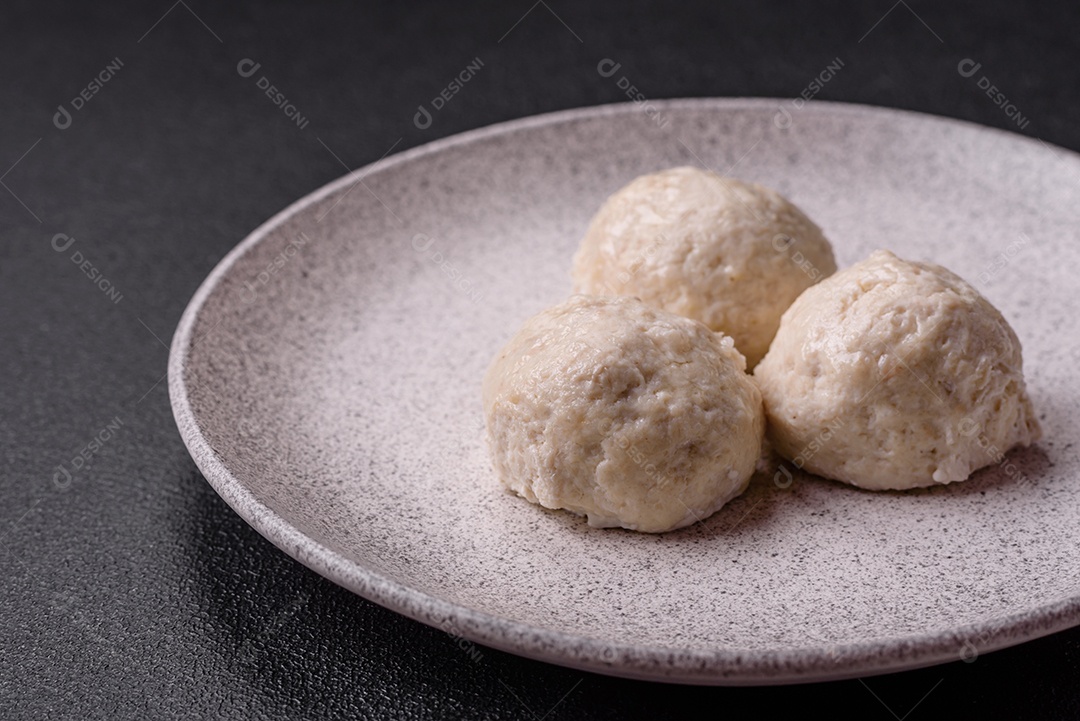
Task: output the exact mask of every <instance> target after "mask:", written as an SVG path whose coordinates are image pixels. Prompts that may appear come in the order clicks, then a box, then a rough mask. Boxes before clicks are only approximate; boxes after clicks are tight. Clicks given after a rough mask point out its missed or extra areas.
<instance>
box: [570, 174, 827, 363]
mask: <svg viewBox="0 0 1080 721" xmlns="http://www.w3.org/2000/svg"><path fill="white" fill-rule="evenodd" d="M835 270H836V262H835V260H834V259H833V253H832V247H831V246H830V245H829V241H828V240H826V239H825V236H824V235H822V232H821V229H820V228H818V227H817V226H816V225H815V224H814V223H813V222H812V221H811V220H810V219H809V218H807V217H806V215H804V214H803V212H802V211H800V210H799V209H798V208H797V207H795V206H794V205H792V204H791V203H790V202H789V201H787V200H786V199H785V198H783V197H782V196H781V195H780V194H779V193H777V192H775V191H773V190H770V189H769V188H765V187H763V186H760V185H756V184H753V183H744V182H741V181H738V180H735V179H733V178H726V177H723V176H720V175H717V174H715V173H711V172H707V171H704V170H698V169H696V168H690V167H683V168H672V169H670V170H665V171H662V172H659V173H654V174H652V175H644V176H641V177H639V178H637V179H636V180H634V181H632V182H631V183H630V184H629V185H627V186H626V187H624V188H622V189H621V190H619V191H618V192H616V193H615V194H614V195H612V196H611V197H610V198H608V200H607V202H606V203H604V205H603V207H601V208H600V210H599V212H598V213H597V214H596V216H595V217H594V218H593V220H592V223H591V224H590V226H589V229H588V231H587V232H586V234H585V238H584V239H583V240H582V242H581V247H580V249H579V250H578V252H577V255H576V256H575V257H574V265H573V271H572V275H573V279H574V284H575V290H576V292H579V293H589V294H593V295H630V296H636V297H638V298H640V299H641V300H643V301H645V302H646V303H647V304H649V305H651V306H654V307H656V308H660V309H662V310H666V311H668V312H670V313H676V314H678V315H683V316H687V317H689V318H693V319H695V320H699V321H701V322H703V323H704V324H705V325H707V326H708V327H709V328H711V329H712V330H714V331H720V332H723V333H725V334H727V335H730V336H731V337H732V338H733V339H734V340H735V347H736V348H738V350H739V351H740V352H741V353H742V354H743V355H745V356H746V360H747V364H748V367H749V368H753V367H754V366H755V365H756V364H757V362H758V360H760V359H761V357H762V356H763V355H765V352H766V351H767V350H768V348H769V343H770V342H771V341H772V338H773V335H774V334H775V333H776V329H777V327H778V326H779V324H780V316H781V314H782V313H783V312H784V310H785V309H787V307H788V306H789V305H791V303H792V301H794V300H795V298H797V297H798V296H799V294H800V293H802V292H803V291H804V290H805V289H806V288H808V287H810V286H811V285H813V284H814V283H815V282H817V281H818V280H820V279H821V278H824V277H826V276H828V275H830V274H832V273H833V272H835Z"/></svg>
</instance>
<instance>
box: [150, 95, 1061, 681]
mask: <svg viewBox="0 0 1080 721" xmlns="http://www.w3.org/2000/svg"><path fill="white" fill-rule="evenodd" d="M650 102H651V103H652V104H653V105H654V106H655V107H657V108H659V109H660V111H661V112H663V111H665V110H668V111H675V110H678V109H693V110H708V109H716V110H719V111H732V110H746V109H751V110H760V109H770V108H775V109H777V110H779V109H780V108H782V107H784V105H785V104H787V103H790V102H791V99H790V98H787V99H785V98H768V97H708V98H674V99H663V100H652V101H650ZM639 112H640V108H638V107H637V105H636V104H635V103H633V102H623V103H611V104H605V105H594V106H585V107H579V108H572V109H567V110H559V111H555V112H549V113H542V114H539V115H531V116H527V117H523V118H518V119H514V120H509V121H504V122H499V123H495V124H491V125H487V126H484V127H481V128H476V129H473V130H468V131H465V132H462V133H457V134H454V135H450V136H447V137H444V138H439V139H437V140H433V141H430V142H428V143H424V144H422V145H418V146H416V147H413V148H410V149H407V150H405V151H402V152H400V153H396V154H393V155H390V156H386V157H384V158H381V159H379V160H377V161H375V162H373V163H369V164H367V165H364V166H362V167H360V168H358V169H356V170H353V171H350V172H349V173H346V174H345V175H343V176H341V177H339V178H336V179H334V180H332V181H330V182H329V183H326V184H325V185H323V186H321V187H319V188H317V189H315V190H314V191H312V192H309V193H307V194H305V195H304V196H302V197H301V198H299V199H298V200H296V201H294V202H292V203H290V204H289V205H288V206H286V207H285V208H284V209H282V210H281V211H279V212H277V213H275V214H274V215H273V216H271V217H270V218H269V219H267V220H266V221H264V222H263V223H261V224H260V225H259V226H258V227H256V228H255V229H254V230H253V231H251V232H250V233H249V234H248V235H247V236H246V237H245V238H244V239H243V240H242V241H240V243H238V244H237V245H236V246H235V247H234V248H232V249H231V250H230V251H229V252H228V253H227V254H226V255H225V256H224V257H223V258H222V259H221V260H220V261H219V262H218V263H217V264H216V265H215V266H214V268H213V270H211V271H210V273H209V275H207V277H206V278H205V279H204V280H203V281H202V283H200V285H199V287H198V289H197V290H196V291H195V293H194V295H193V296H192V297H191V300H190V301H189V302H188V304H187V306H186V307H185V309H184V312H183V314H182V316H181V318H180V321H179V323H178V325H177V328H176V330H175V332H174V334H173V337H172V342H171V344H170V347H169V359H168V371H167V375H168V388H169V399H170V406H171V408H172V413H173V418H174V420H175V421H176V424H177V428H178V430H179V432H180V436H181V439H182V440H183V442H184V445H185V447H186V448H187V450H188V453H189V454H190V455H191V457H192V459H193V460H194V461H195V464H196V466H197V467H198V469H199V471H200V472H201V473H202V474H203V476H204V478H205V479H206V481H207V482H208V483H209V484H210V486H211V487H212V488H213V489H214V490H215V491H216V492H217V493H218V495H220V496H221V497H222V498H223V499H224V500H225V502H226V503H227V504H228V505H229V506H230V507H231V508H232V509H233V510H234V511H235V512H236V513H237V514H238V515H239V516H240V517H241V518H243V519H244V520H245V521H246V522H247V523H248V524H249V525H251V526H252V527H253V528H254V529H255V530H256V531H258V532H259V534H260V535H262V536H263V537H264V538H266V539H267V540H269V541H270V542H271V543H273V544H274V545H275V546H277V547H278V548H279V549H280V550H282V551H284V552H285V553H286V554H288V555H289V556H291V557H292V558H293V559H294V560H296V561H298V562H299V563H301V564H303V565H304V566H306V567H307V568H310V569H311V570H314V571H315V572H317V573H318V574H319V575H321V576H323V577H324V578H326V579H328V580H330V581H332V582H334V583H336V584H338V585H340V586H342V587H344V588H346V589H348V590H350V591H352V592H354V593H356V594H358V595H360V596H362V597H364V598H366V599H368V600H369V601H372V602H374V603H377V604H379V605H381V606H383V607H384V608H388V609H389V610H392V611H394V612H397V613H400V614H402V615H405V616H407V617H409V618H412V619H413V620H416V621H419V622H421V623H424V624H427V625H429V626H433V627H435V628H439V629H441V630H443V631H445V632H447V633H449V634H451V635H452V636H456V637H459V638H462V639H465V640H467V641H472V642H476V643H480V644H482V645H485V646H489V647H492V648H496V649H499V650H501V651H506V652H509V653H512V654H515V655H519V656H525V657H528V658H532V659H536V660H540V661H545V662H548V663H554V664H557V665H561V666H568V667H571V668H576V669H579V670H585V671H592V672H596V673H602V674H606V675H613V676H620V677H625V678H634V679H642V680H650V681H662V682H670V683H687V684H702V685H766V684H787V683H810V682H818V681H829V680H840V679H847V678H856V677H860V676H870V675H877V674H883V673H893V672H898V671H904V670H910V669H914V668H920V667H925V666H932V665H935V664H938V663H943V662H947V661H950V660H964V655H963V650H964V649H965V648H966V647H967V645H970V646H972V649H973V651H974V653H975V655H981V654H984V653H988V652H991V651H995V650H998V649H1000V648H1005V647H1007V646H1012V645H1015V644H1019V643H1023V642H1026V641H1031V640H1034V639H1037V638H1040V637H1043V636H1047V635H1050V634H1053V633H1056V632H1059V631H1062V630H1065V629H1067V628H1071V627H1073V626H1076V625H1078V624H1080V592H1078V593H1077V594H1076V595H1075V596H1073V597H1071V598H1064V599H1059V600H1057V601H1054V602H1051V603H1048V604H1043V605H1040V606H1036V607H1032V608H1029V609H1027V610H1025V611H1021V612H1016V613H1013V614H1009V615H1007V616H999V617H994V618H991V619H988V620H984V621H980V622H977V623H972V624H968V625H966V626H962V627H956V628H953V629H949V630H945V631H936V632H928V633H921V634H914V635H911V634H907V635H903V636H897V637H894V638H888V639H879V640H874V641H864V642H858V643H847V644H841V645H836V644H826V645H824V646H817V647H815V646H807V647H801V648H788V649H784V650H766V651H760V650H751V649H740V648H733V647H719V648H715V649H711V650H701V649H698V650H692V649H685V648H678V647H665V646H656V645H649V644H643V645H639V644H633V643H612V642H609V641H605V640H601V639H597V638H592V637H587V636H583V635H579V634H574V633H568V632H565V631H560V630H557V629H552V628H546V627H542V626H535V625H531V624H529V623H526V622H523V621H515V620H512V619H509V618H504V617H500V616H497V615H494V614H490V613H487V612H483V611H478V610H476V609H474V608H472V607H470V606H466V605H462V604H459V603H456V602H453V601H449V600H446V599H444V598H440V597H438V596H435V595H432V594H429V593H427V592H425V591H422V590H420V589H417V588H413V587H411V586H409V585H408V584H405V583H403V582H401V581H398V580H395V579H394V578H392V577H391V576H390V575H389V574H385V573H382V572H380V571H378V570H376V569H373V568H371V567H369V566H366V565H365V564H362V563H360V562H358V561H357V560H355V559H350V558H347V557H345V556H344V555H342V554H340V553H338V552H337V551H334V550H332V549H330V548H328V547H327V546H325V545H323V544H321V543H319V542H318V541H316V540H314V539H313V538H311V537H309V536H307V535H305V534H304V533H303V532H301V531H300V530H299V529H297V528H296V527H295V526H293V525H292V524H291V523H290V522H289V521H287V520H286V519H285V518H283V517H282V516H280V515H279V514H278V513H276V512H275V511H274V510H272V509H271V508H270V507H269V506H267V505H265V504H264V503H263V502H262V501H261V500H259V498H258V497H257V496H256V495H255V494H254V493H253V492H252V491H251V490H249V489H248V488H247V487H246V486H245V485H244V484H243V483H242V482H241V481H240V480H239V479H238V478H236V477H235V476H234V475H233V474H232V472H231V471H230V470H229V468H228V467H227V466H226V464H225V463H224V461H222V460H221V459H220V458H219V457H218V455H217V454H216V452H215V451H214V449H213V447H212V446H211V444H210V443H209V441H208V440H207V438H206V437H205V435H204V434H203V433H202V430H201V428H200V426H199V423H198V420H197V418H196V414H195V411H194V410H193V408H192V406H191V403H190V400H189V397H188V390H187V384H186V381H185V378H184V372H185V369H186V368H187V362H188V359H189V357H190V355H191V352H192V350H193V348H194V346H195V345H196V344H197V340H198V339H195V337H194V331H195V326H196V323H197V321H198V318H199V315H200V313H201V312H202V310H203V309H204V307H205V305H206V301H207V300H208V298H209V297H210V295H211V294H212V293H213V291H214V290H215V289H216V288H217V286H218V285H219V283H220V282H221V280H222V279H223V278H225V277H226V276H227V274H228V273H229V271H230V270H231V269H232V267H233V266H234V265H235V264H236V263H237V262H238V261H239V260H240V259H241V258H242V257H243V256H244V255H246V254H247V253H248V252H249V251H250V250H251V249H252V248H254V247H255V246H257V245H258V244H259V243H261V242H262V241H263V240H264V239H265V238H266V237H267V236H269V235H270V234H271V233H272V232H273V231H274V230H275V229H276V228H277V227H279V226H280V225H282V224H283V223H285V222H286V221H288V220H289V219H291V218H294V217H296V216H297V215H298V214H300V213H302V212H303V211H304V210H305V209H307V208H309V207H311V206H313V205H315V204H317V203H319V202H320V201H322V200H324V199H325V198H327V197H329V196H331V195H333V194H334V193H336V192H338V191H339V190H341V189H342V188H345V187H347V186H349V185H350V183H353V182H354V180H355V179H356V178H363V177H366V176H367V175H369V174H370V173H373V172H376V171H378V170H380V169H386V168H391V167H395V166H398V165H401V164H404V163H409V162H412V161H413V160H416V159H418V158H422V157H425V156H428V155H432V154H437V153H440V152H442V151H444V150H446V149H449V148H454V147H459V146H463V145H468V144H470V143H474V142H478V141H482V140H485V139H488V138H492V137H497V136H500V135H505V134H510V133H514V132H518V131H521V130H525V129H528V128H533V127H542V126H549V125H556V124H560V123H566V122H572V121H574V120H577V119H582V118H597V117H608V116H616V115H632V114H634V113H639ZM799 112H800V113H813V114H818V113H826V114H836V113H840V114H846V115H862V116H875V117H884V116H888V117H894V116H895V115H897V114H899V115H903V116H910V117H913V118H916V119H918V120H920V121H922V122H934V123H940V124H943V125H959V126H962V127H964V128H966V129H971V130H975V131H978V132H980V133H987V132H989V133H991V134H994V135H1000V136H1008V138H1009V140H1010V142H1016V141H1023V142H1024V143H1027V144H1030V145H1031V146H1036V147H1040V148H1042V149H1043V150H1050V151H1051V152H1054V153H1055V154H1057V155H1059V159H1061V157H1060V156H1064V158H1066V159H1069V160H1072V161H1073V162H1077V161H1078V160H1080V154H1077V153H1076V152H1074V151H1072V150H1069V149H1068V148H1063V147H1061V146H1057V145H1053V144H1050V143H1047V142H1045V141H1043V140H1041V139H1038V138H1031V137H1029V136H1025V135H1021V134H1019V133H1016V132H1012V131H1009V130H1003V129H1000V128H994V127H990V126H986V125H981V124H979V123H975V122H972V121H968V120H963V119H958V118H951V117H947V116H941V115H934V114H929V113H923V112H919V111H913V110H907V109H901V108H892V107H887V106H871V105H862V104H856V103H845V102H834V101H823V100H811V101H807V102H806V103H805V104H804V105H803V106H802V107H801V109H800V111H799ZM971 639H978V642H979V643H978V646H975V645H974V644H972V643H971ZM965 644H966V645H965ZM825 649H828V650H825Z"/></svg>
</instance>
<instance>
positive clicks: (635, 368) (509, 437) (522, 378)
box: [483, 296, 765, 533]
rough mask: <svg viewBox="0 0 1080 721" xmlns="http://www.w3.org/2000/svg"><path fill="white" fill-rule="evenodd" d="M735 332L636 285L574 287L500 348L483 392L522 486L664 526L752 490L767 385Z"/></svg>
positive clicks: (603, 516)
mask: <svg viewBox="0 0 1080 721" xmlns="http://www.w3.org/2000/svg"><path fill="white" fill-rule="evenodd" d="M745 366H746V363H745V360H744V358H743V357H742V355H740V354H739V352H738V351H736V350H735V348H734V345H733V343H732V341H731V339H730V338H726V337H724V336H722V335H720V334H717V333H714V332H712V331H710V330H709V329H708V328H706V327H705V326H704V325H702V324H701V323H698V322H696V321H693V320H690V319H688V318H683V317H681V316H676V315H672V314H670V313H665V312H663V311H660V310H656V309H654V308H651V307H649V306H647V305H645V304H644V303H642V302H641V301H639V300H637V299H634V298H611V297H608V298H601V297H591V296H574V297H572V298H571V299H570V300H568V301H566V302H564V303H562V304H561V305H558V306H556V307H554V308H551V309H549V310H546V311H544V312H542V313H540V314H539V315H537V316H535V317H533V318H532V319H530V320H529V321H527V322H526V323H525V325H524V327H522V328H521V330H520V331H519V332H518V333H517V335H516V336H514V338H513V339H512V340H510V342H509V343H508V344H507V345H506V347H504V348H503V349H502V351H501V352H500V353H499V354H498V356H497V357H496V358H495V360H494V361H493V362H492V364H491V366H490V368H489V369H488V371H487V374H486V376H485V378H484V386H483V404H484V414H485V420H486V424H487V434H488V442H489V446H490V451H491V457H492V459H493V463H494V466H495V470H496V473H497V475H498V477H499V479H500V480H501V482H502V483H503V484H504V485H505V486H506V487H507V488H509V489H510V490H512V491H514V492H515V493H517V494H519V495H521V496H523V497H525V498H526V499H528V500H529V501H532V502H533V503H538V504H540V505H542V506H544V507H546V508H562V509H566V510H569V511H572V512H574V513H577V514H583V515H585V516H587V517H588V522H589V524H590V525H592V526H601V527H606V526H621V527H623V528H629V529H632V530H637V531H646V532H654V533H659V532H662V531H669V530H672V529H675V528H680V527H682V526H686V525H688V524H691V523H694V522H695V521H697V520H700V519H703V518H705V517H706V516H708V515H710V514H712V513H713V512H715V511H716V510H717V509H719V508H720V507H721V506H722V505H724V503H726V502H727V501H728V500H730V499H731V498H733V497H735V496H737V495H738V494H740V493H742V491H743V490H744V489H745V488H746V485H747V483H748V482H749V479H750V476H751V474H752V473H753V471H754V466H755V463H756V461H757V459H758V457H759V455H760V450H761V442H762V437H763V435H764V426H765V420H764V411H763V408H762V404H761V395H760V393H759V391H758V389H757V387H756V385H755V384H754V382H753V379H752V378H751V377H750V376H748V375H747V374H746V372H745Z"/></svg>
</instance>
